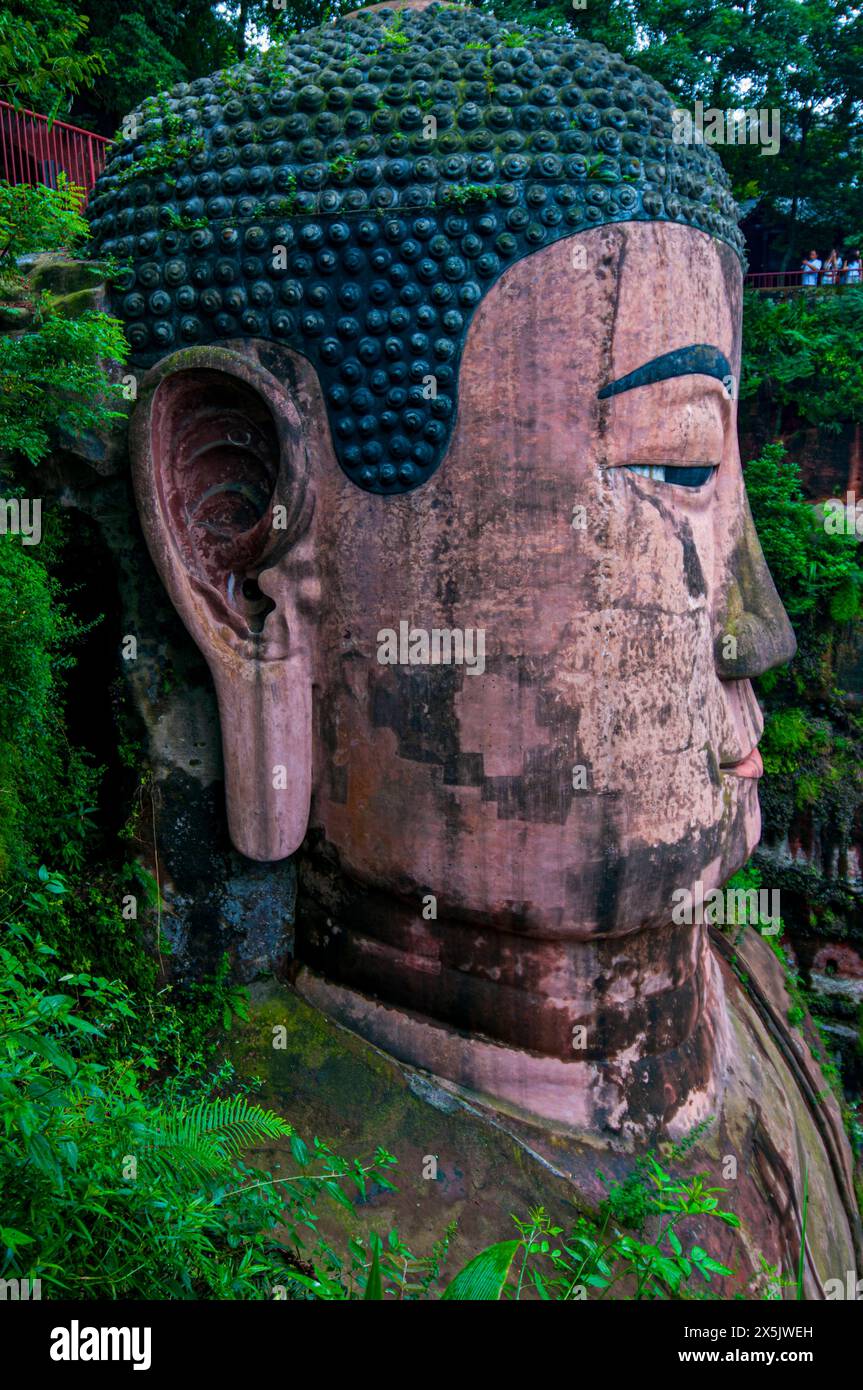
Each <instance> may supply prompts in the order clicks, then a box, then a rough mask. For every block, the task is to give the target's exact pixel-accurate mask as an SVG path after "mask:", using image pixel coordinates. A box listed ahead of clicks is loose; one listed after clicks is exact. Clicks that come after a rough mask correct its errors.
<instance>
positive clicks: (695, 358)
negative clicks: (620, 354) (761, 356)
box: [597, 343, 731, 401]
mask: <svg viewBox="0 0 863 1390" xmlns="http://www.w3.org/2000/svg"><path fill="white" fill-rule="evenodd" d="M696 375H698V376H712V377H715V378H716V380H717V381H725V380H726V378H727V377H730V376H731V365H730V363H729V361H728V358H727V357H726V356H725V354H724V353H722V352H720V351H719V348H716V347H710V346H709V345H708V344H707V343H693V344H692V346H691V347H685V348H676V349H675V350H674V352H664V353H663V354H662V356H661V357H654V358H652V359H651V361H650V362H645V363H644V365H643V366H642V367H636V369H635V371H634V372H627V374H626V376H621V377H618V379H617V381H611V382H609V384H608V385H607V386H603V388H602V390H601V391H599V392H597V397H598V399H599V400H601V401H604V400H607V399H608V397H609V396H619V395H620V393H621V392H622V391H634V390H635V387H636V386H650V385H651V384H652V383H653V382H654V381H668V380H669V378H670V377H675V376H696Z"/></svg>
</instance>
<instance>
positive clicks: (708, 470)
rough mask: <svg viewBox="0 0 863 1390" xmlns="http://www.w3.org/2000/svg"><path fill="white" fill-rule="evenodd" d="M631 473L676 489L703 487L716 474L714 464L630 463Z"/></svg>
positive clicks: (628, 465) (628, 466)
mask: <svg viewBox="0 0 863 1390" xmlns="http://www.w3.org/2000/svg"><path fill="white" fill-rule="evenodd" d="M625 466H626V467H627V468H628V469H629V471H630V473H637V474H638V475H639V477H641V478H651V479H652V480H653V482H655V483H671V484H672V485H673V486H675V487H703V486H704V484H705V483H706V482H709V481H710V479H711V478H712V477H713V475H714V473H715V472H716V467H715V465H714V464H712V463H705V464H697V465H695V466H690V467H687V466H685V465H683V466H678V465H677V464H674V463H628V464H626V465H625Z"/></svg>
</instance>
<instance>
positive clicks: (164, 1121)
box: [145, 1096, 293, 1177]
mask: <svg viewBox="0 0 863 1390" xmlns="http://www.w3.org/2000/svg"><path fill="white" fill-rule="evenodd" d="M292 1133H293V1130H292V1129H291V1126H290V1125H289V1124H288V1122H287V1121H286V1120H283V1119H282V1117H281V1116H280V1115H276V1114H275V1113H274V1111H272V1110H265V1109H264V1108H263V1107H262V1106H260V1105H252V1104H251V1103H250V1102H249V1101H248V1100H246V1098H245V1096H230V1097H223V1098H219V1099H216V1100H204V1101H199V1102H198V1104H197V1105H193V1106H191V1107H189V1108H186V1107H184V1106H180V1107H178V1108H175V1109H173V1110H161V1111H156V1112H155V1114H154V1115H153V1117H152V1125H151V1131H150V1138H149V1142H148V1143H147V1146H146V1151H145V1152H146V1156H147V1158H148V1159H150V1160H151V1161H152V1162H155V1163H156V1164H157V1165H158V1166H162V1167H164V1166H166V1165H167V1166H170V1167H171V1168H173V1169H175V1170H176V1169H180V1170H183V1171H186V1172H188V1173H190V1174H191V1175H194V1176H195V1177H218V1176H219V1174H220V1173H225V1172H228V1171H230V1169H231V1167H232V1166H233V1163H234V1160H235V1159H237V1158H238V1157H239V1156H240V1154H242V1153H245V1152H246V1151H247V1150H249V1149H253V1148H256V1147H257V1146H258V1145H259V1144H263V1143H264V1142H265V1141H266V1140H269V1139H288V1138H290V1136H291V1134H292Z"/></svg>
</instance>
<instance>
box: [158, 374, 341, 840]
mask: <svg viewBox="0 0 863 1390" xmlns="http://www.w3.org/2000/svg"><path fill="white" fill-rule="evenodd" d="M131 450H132V465H133V474H134V481H135V492H136V496H137V500H138V507H139V510H140V514H141V521H142V525H143V528H144V533H145V535H146V538H147V544H148V546H149V549H150V554H151V555H152V557H153V561H154V563H155V565H156V568H157V569H158V571H159V574H160V575H161V578H162V581H163V583H164V584H165V587H166V589H167V590H168V593H169V594H170V596H171V598H172V600H173V602H174V604H175V606H176V608H177V611H178V612H179V613H180V616H181V617H182V619H183V622H184V623H185V625H186V627H187V628H188V630H189V632H190V634H191V635H192V637H193V638H194V639H195V642H196V643H197V645H198V646H199V647H200V649H201V651H202V653H203V655H204V656H205V658H206V660H207V663H208V665H209V668H210V671H211V673H212V676H213V682H214V684H215V687H216V695H217V699H218V704H219V716H220V720H221V728H222V748H223V752H224V762H225V792H226V798H227V809H228V828H229V831H230V835H231V839H232V841H233V843H234V845H235V846H236V848H237V849H238V850H239V851H240V852H241V853H242V854H245V855H247V856H248V857H249V858H251V859H258V860H267V861H269V860H276V859H283V858H285V857H286V856H287V855H289V854H292V853H293V852H294V850H296V849H297V848H298V846H299V845H300V843H301V842H302V839H303V836H304V835H305V831H306V825H307V822H308V812H309V800H310V796H311V721H312V710H311V699H312V697H311V687H312V679H311V670H312V655H313V629H314V623H315V617H316V613H315V605H314V603H313V602H312V603H310V601H309V596H310V594H312V595H313V594H314V593H315V592H316V582H315V576H314V543H313V536H312V517H313V511H314V507H313V497H312V494H311V490H310V486H309V468H308V454H307V450H306V445H305V439H304V435H303V430H302V424H301V420H300V417H299V415H298V413H297V410H296V407H295V405H294V403H293V401H292V399H291V397H290V396H289V394H288V393H287V392H286V391H285V389H284V387H283V386H282V385H281V383H280V382H279V381H277V380H276V378H275V377H273V376H272V375H271V374H270V373H269V372H267V371H265V370H264V369H263V368H261V367H259V366H257V365H256V364H253V363H252V362H250V361H249V360H248V359H247V358H245V357H243V356H241V355H239V354H238V353H234V352H231V351H229V350H226V349H216V350H213V349H209V350H206V351H204V350H201V349H196V348H191V349H189V350H187V351H185V352H179V353H176V354H175V355H174V356H173V357H171V358H169V359H167V360H166V361H165V362H162V363H160V365H159V366H158V367H157V368H156V369H154V371H153V372H152V373H151V374H150V375H149V376H148V377H147V378H145V381H144V383H143V386H142V390H141V395H140V398H139V401H138V405H137V407H136V410H135V416H134V419H133V423H132V433H131ZM276 576H277V577H276Z"/></svg>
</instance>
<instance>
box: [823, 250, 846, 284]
mask: <svg viewBox="0 0 863 1390" xmlns="http://www.w3.org/2000/svg"><path fill="white" fill-rule="evenodd" d="M841 273H842V257H841V256H840V255H839V252H838V251H837V250H836V247H835V246H834V247H833V249H832V251H831V252H830V255H829V256H828V257H827V259H826V261H825V262H824V269H823V271H822V272H821V283H822V285H838V284H839V278H840V275H841Z"/></svg>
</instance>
